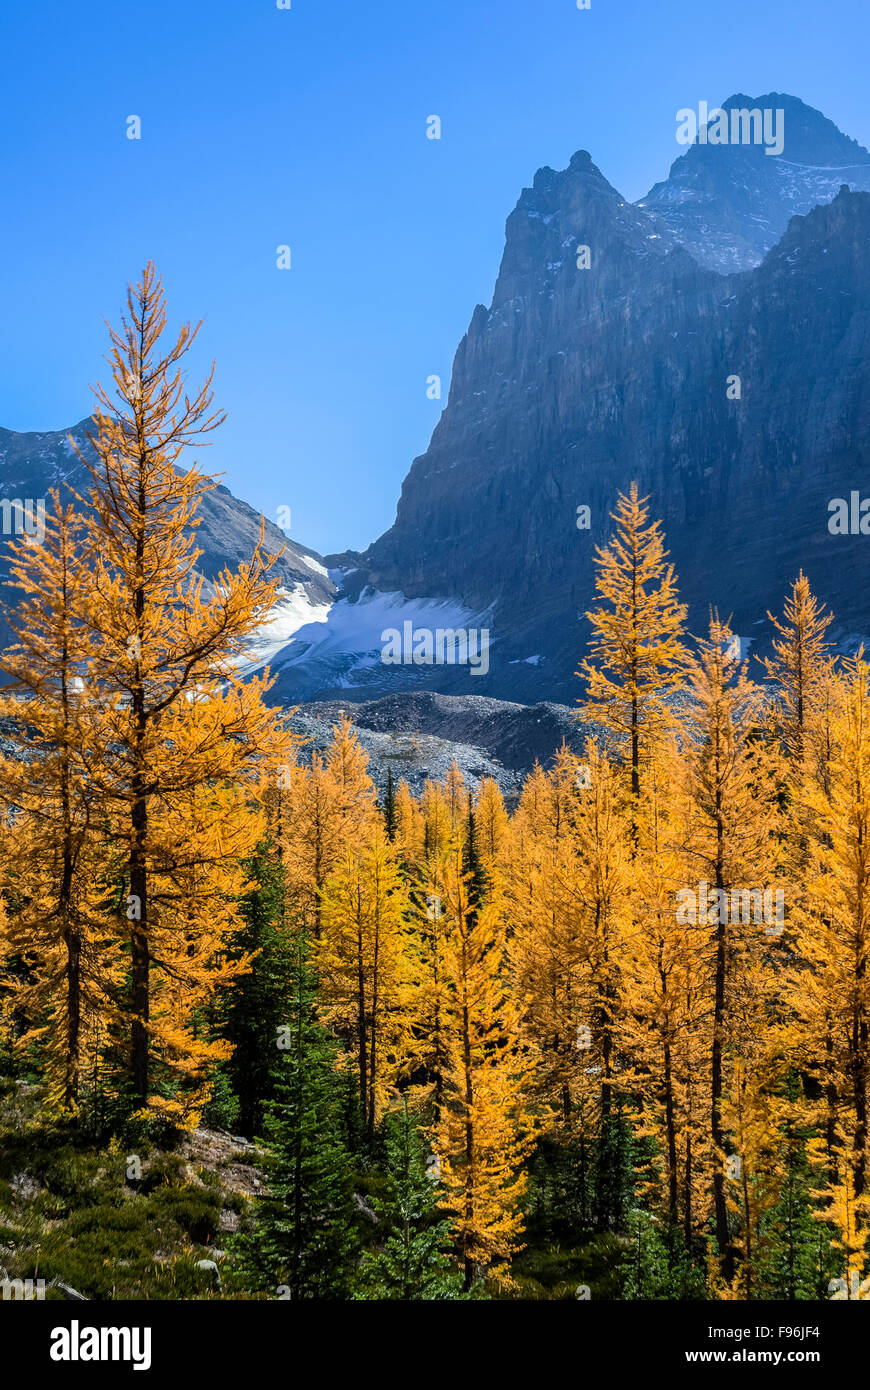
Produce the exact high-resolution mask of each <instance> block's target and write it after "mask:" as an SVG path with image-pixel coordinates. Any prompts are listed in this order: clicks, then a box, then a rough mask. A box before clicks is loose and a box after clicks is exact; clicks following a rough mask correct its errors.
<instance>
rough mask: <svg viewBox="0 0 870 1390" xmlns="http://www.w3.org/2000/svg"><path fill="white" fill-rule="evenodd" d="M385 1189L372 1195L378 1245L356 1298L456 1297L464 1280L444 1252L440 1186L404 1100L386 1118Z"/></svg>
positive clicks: (446, 1236)
mask: <svg viewBox="0 0 870 1390" xmlns="http://www.w3.org/2000/svg"><path fill="white" fill-rule="evenodd" d="M383 1132H384V1139H385V1143H386V1153H387V1160H386V1192H385V1195H384V1196H383V1197H376V1198H373V1205H374V1208H375V1211H376V1212H377V1214H378V1217H379V1220H380V1230H379V1231H378V1235H377V1239H378V1248H377V1249H376V1250H374V1251H372V1252H370V1253H369V1254H367V1255H366V1256H365V1257H364V1259H363V1262H362V1266H361V1269H360V1284H359V1292H358V1293H357V1297H359V1298H371V1299H373V1298H378V1299H380V1298H388V1299H403V1300H409V1299H441V1298H459V1297H461V1295H462V1280H461V1278H460V1276H459V1274H458V1272H457V1270H456V1268H455V1266H454V1265H452V1264H451V1262H450V1260H449V1258H448V1257H447V1255H446V1254H445V1253H444V1250H445V1247H446V1246H449V1244H450V1222H449V1221H445V1220H444V1219H443V1218H441V1216H440V1213H439V1211H438V1200H439V1197H440V1196H441V1186H440V1182H439V1181H438V1179H437V1176H433V1175H432V1173H431V1172H430V1171H427V1168H426V1157H425V1152H424V1146H423V1142H422V1139H421V1137H420V1134H419V1131H418V1130H417V1129H416V1127H415V1125H414V1122H413V1119H412V1116H411V1114H410V1111H409V1109H408V1103H407V1099H405V1100H404V1101H403V1106H402V1109H401V1111H400V1112H399V1113H398V1114H396V1113H395V1112H392V1113H390V1114H388V1115H386V1116H385V1117H384V1125H383Z"/></svg>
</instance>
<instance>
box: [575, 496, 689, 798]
mask: <svg viewBox="0 0 870 1390" xmlns="http://www.w3.org/2000/svg"><path fill="white" fill-rule="evenodd" d="M647 500H648V499H647V498H645V497H644V498H642V497H640V496H639V495H638V488H637V483H632V484H631V487H630V489H629V493H628V496H625V494H623V493H620V495H619V500H618V502H617V507H616V511H615V512H614V513H613V519H614V521H615V522H616V531H615V533H614V535H613V536H612V538H611V540H610V541H609V542H608V544H607V545H606V546H603V547H602V546H599V547H598V548H597V550H596V560H595V563H596V565H597V568H598V574H597V576H596V580H595V588H596V592H597V596H598V599H599V606H598V607H597V608H594V609H593V610H592V611H591V612H589V613H587V615H586V616H587V618H588V619H589V621H590V622H591V624H592V643H591V647H590V655H589V657H588V659H587V660H586V661H584V662H583V665H582V666H581V668H580V671H579V672H578V675H580V676H582V677H583V678H584V679H585V681H586V698H585V700H583V701H582V702H581V713H582V717H583V718H584V719H588V720H590V721H593V722H596V723H599V724H602V725H603V726H604V727H605V728H606V729H607V730H608V731H609V732H610V734H611V735H612V736H613V738H614V741H615V742H616V744H617V746H620V745H621V748H620V752H621V753H622V749H624V750H625V751H624V754H623V756H624V761H625V764H626V767H627V769H628V772H629V775H630V782H631V795H632V799H633V801H634V802H635V803H636V802H637V799H638V798H639V796H640V789H641V754H642V750H643V745H644V742H645V740H646V739H647V738H649V737H651V736H655V735H656V734H658V733H659V732H660V731H661V728H662V726H663V725H665V724H667V722H668V721H669V718H670V716H669V713H668V707H667V704H666V699H665V697H666V696H667V694H668V692H669V691H671V690H672V689H673V688H674V687H675V686H676V685H677V684H678V683H679V681H680V679H681V661H682V658H683V657H684V655H685V652H684V647H683V644H682V640H681V639H682V634H683V630H684V623H685V618H686V607H685V605H684V604H682V603H680V602H679V598H678V594H677V584H676V578H675V576H674V569H673V565H669V564H668V563H667V556H668V552H667V551H666V550H665V545H664V537H663V535H662V529H661V523H660V522H658V521H653V522H650V521H649V508H648V507H647V505H646V503H647Z"/></svg>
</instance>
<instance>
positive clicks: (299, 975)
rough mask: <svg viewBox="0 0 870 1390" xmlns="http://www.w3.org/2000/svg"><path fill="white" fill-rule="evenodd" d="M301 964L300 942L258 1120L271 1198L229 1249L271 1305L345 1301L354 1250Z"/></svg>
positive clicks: (310, 992) (339, 1137)
mask: <svg viewBox="0 0 870 1390" xmlns="http://www.w3.org/2000/svg"><path fill="white" fill-rule="evenodd" d="M308 954H309V951H308V941H307V937H306V934H305V933H304V932H300V933H299V934H298V935H297V936H296V938H295V941H294V945H293V961H292V966H291V972H290V982H291V993H290V999H289V1001H288V1006H287V1016H286V1021H285V1023H284V1024H283V1025H282V1026H281V1029H280V1031H279V1033H278V1037H277V1043H278V1054H277V1055H278V1062H277V1078H276V1082H275V1100H274V1101H273V1102H272V1104H271V1105H270V1106H269V1107H268V1109H267V1116H266V1138H267V1141H268V1144H269V1158H268V1161H267V1165H266V1172H267V1185H268V1192H269V1195H268V1196H267V1197H263V1198H261V1199H260V1201H259V1202H258V1204H257V1209H256V1212H255V1217H254V1228H253V1230H252V1231H251V1232H249V1233H246V1234H245V1235H244V1236H241V1237H239V1238H238V1239H237V1241H236V1242H234V1246H235V1248H236V1250H237V1252H238V1254H239V1258H240V1268H241V1271H242V1272H243V1273H244V1274H245V1276H246V1277H247V1278H248V1280H249V1281H250V1282H251V1283H252V1284H253V1286H254V1287H256V1288H262V1289H271V1290H273V1291H275V1292H276V1293H277V1296H278V1297H287V1296H289V1297H290V1298H295V1299H299V1298H339V1297H343V1296H345V1295H346V1294H347V1292H348V1291H349V1286H350V1274H351V1265H352V1260H353V1257H354V1254H355V1249H356V1231H355V1226H354V1219H353V1209H352V1195H351V1162H350V1155H349V1152H348V1145H347V1135H346V1130H345V1123H344V1115H343V1109H344V1099H345V1087H344V1085H343V1082H342V1077H341V1075H340V1074H339V1072H338V1071H337V1070H336V1062H337V1059H338V1047H337V1044H336V1043H335V1041H334V1039H332V1038H331V1037H330V1035H329V1034H328V1033H327V1031H326V1030H325V1029H324V1027H323V1025H322V1024H321V1023H320V1022H319V1021H318V1018H317V1009H316V987H315V982H314V977H313V975H312V972H311V969H310V966H309V964H308ZM273 1046H274V1044H273Z"/></svg>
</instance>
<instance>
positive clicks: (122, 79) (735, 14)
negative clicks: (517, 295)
mask: <svg viewBox="0 0 870 1390" xmlns="http://www.w3.org/2000/svg"><path fill="white" fill-rule="evenodd" d="M14 8H15V10H16V11H17V12H15V13H13V6H12V5H7V6H4V7H3V9H2V13H0V45H2V49H0V51H2V52H3V55H4V73H3V83H2V88H0V168H2V180H3V182H2V187H3V190H4V195H5V196H4V198H3V213H2V217H0V295H2V297H0V304H2V315H0V425H3V426H5V427H6V428H9V429H18V430H39V429H60V428H63V427H66V426H68V425H71V424H73V423H74V422H76V421H77V420H79V419H81V418H82V416H84V415H86V414H87V413H88V412H89V410H90V396H89V393H88V389H87V388H88V383H89V382H90V381H92V380H93V379H94V378H95V377H97V376H98V375H99V374H100V372H101V370H102V369H103V368H102V361H101V357H102V353H103V352H104V351H105V328H104V325H103V318H104V317H107V318H109V319H112V320H116V319H117V317H118V311H119V308H120V305H121V300H122V295H123V289H124V286H125V284H126V282H127V281H128V280H129V279H131V278H133V276H134V275H136V274H137V273H138V271H139V270H140V269H141V267H142V265H143V264H144V262H145V261H146V260H147V259H148V258H149V257H150V258H153V259H155V260H156V262H157V264H158V267H159V269H160V270H161V272H162V274H163V276H164V279H165V281H166V287H167V292H168V295H169V307H170V314H171V318H172V322H173V323H174V322H176V321H177V320H178V319H181V318H194V319H196V318H200V317H203V318H204V319H205V324H204V327H203V330H202V335H201V348H199V349H198V352H197V361H196V363H195V364H194V365H195V366H196V367H200V368H201V367H202V366H203V365H204V364H205V363H206V360H207V359H209V360H210V359H211V357H212V356H214V357H215V358H216V359H217V375H216V391H217V403H218V404H219V405H221V406H222V407H224V408H225V409H226V410H227V411H228V412H229V420H228V422H227V424H226V425H225V426H224V427H223V429H222V430H221V432H220V434H219V435H218V436H216V437H215V438H216V443H215V445H214V446H213V447H212V448H211V449H210V450H206V451H204V452H203V454H202V456H201V463H202V464H203V465H204V466H206V467H208V468H209V469H210V470H213V471H220V472H222V473H223V474H224V481H225V482H226V483H227V484H228V485H229V486H230V487H231V488H232V489H233V490H234V491H235V492H237V493H238V494H239V495H240V496H242V497H244V498H246V500H248V501H250V502H251V503H252V504H253V505H255V506H256V507H258V508H259V509H261V510H263V511H265V512H266V513H267V514H268V515H269V516H271V517H272V518H273V519H275V515H276V509H277V508H278V507H279V506H282V505H283V506H289V507H290V508H291V510H292V525H291V528H290V534H291V535H292V536H293V537H294V538H295V539H297V540H300V541H302V542H304V543H306V544H309V545H312V546H314V547H315V548H316V549H318V550H321V551H323V552H326V551H332V550H337V549H344V548H346V547H353V548H362V547H364V546H365V545H366V544H368V542H369V541H371V540H372V539H374V537H375V536H377V535H378V534H380V532H381V531H382V530H384V529H385V528H386V527H387V526H388V525H389V524H390V523H391V521H392V519H393V516H394V513H395V503H396V499H397V497H398V493H399V489H400V486H401V481H402V479H403V477H404V475H405V473H406V471H407V469H408V466H409V464H410V462H411V460H412V458H413V457H414V456H415V455H416V454H418V453H421V452H423V450H424V449H425V447H426V444H427V442H428V439H429V435H430V434H431V431H432V428H433V427H434V425H435V423H436V420H437V417H438V413H439V412H440V410H441V409H442V407H443V404H444V403H445V402H446V395H447V385H448V383H449V377H450V369H451V364H452V360H453V354H454V352H455V349H456V347H457V344H458V342H459V340H460V338H461V336H462V334H463V333H464V332H465V329H466V327H467V325H468V321H469V319H470V317H471V313H472V310H473V308H474V305H475V304H476V303H478V302H487V303H488V302H489V299H490V296H491V294H492V289H493V285H494V282H495V276H496V272H497V270H498V264H499V260H500V257H501V251H502V244H503V233H504V222H505V218H506V216H507V214H508V213H509V212H510V210H511V208H512V207H513V206H514V204H515V202H516V200H517V197H518V196H519V193H520V190H521V188H522V187H523V186H525V185H528V184H530V183H531V181H532V178H533V176H534V173H535V170H536V169H538V168H539V167H540V166H542V165H544V164H549V165H551V166H553V167H554V168H563V167H564V166H565V165H566V164H567V163H568V160H569V159H570V157H571V155H572V153H573V152H574V151H575V150H577V149H584V148H585V149H588V150H589V151H590V153H591V155H592V158H593V159H594V160H595V162H596V163H597V164H598V165H599V167H600V168H601V169H602V171H603V172H604V174H605V175H606V176H607V178H608V179H609V180H610V182H611V183H612V184H614V185H615V186H616V187H617V188H618V189H619V190H620V191H621V192H622V193H624V194H625V195H626V196H627V197H629V198H632V199H635V198H639V197H641V196H642V195H643V194H644V193H645V192H646V191H647V190H648V188H649V187H650V186H651V184H652V183H654V182H655V181H656V180H658V179H659V178H662V177H664V176H665V174H666V172H667V169H668V167H669V165H670V163H671V162H672V160H673V159H674V158H676V157H677V155H679V154H680V153H682V152H683V151H682V149H681V147H679V146H678V145H677V144H676V142H675V134H674V133H675V113H676V111H677V110H678V109H679V108H681V107H687V106H688V107H695V108H696V107H697V105H698V102H699V101H700V100H707V101H709V102H710V103H711V104H712V103H716V102H718V101H721V100H724V98H725V97H727V96H729V95H730V94H731V93H732V92H735V91H743V92H746V93H748V94H749V95H751V96H755V95H758V94H761V93H763V92H767V91H772V90H773V91H784V92H790V93H792V94H793V95H796V96H799V97H801V98H802V99H803V100H804V101H807V102H809V103H810V104H811V105H813V106H816V107H818V108H820V109H821V110H823V111H824V112H825V114H826V115H827V116H829V117H830V118H831V119H832V120H834V121H836V123H837V124H838V125H839V126H840V127H841V129H843V130H845V131H846V133H847V134H849V135H851V136H853V137H854V138H856V139H858V140H859V141H860V142H861V143H862V144H864V145H868V146H870V102H868V101H867V98H866V91H867V74H866V61H867V50H868V38H870V16H868V7H867V3H866V0H829V3H827V4H825V5H821V4H819V3H818V0H728V3H727V4H726V3H720V4H718V5H717V4H715V3H714V4H709V5H703V6H699V5H689V4H687V3H676V0H658V3H656V0H591V9H590V10H588V11H578V10H577V8H576V0H438V2H437V3H435V0H292V9H290V10H279V9H278V8H277V5H276V0H149V3H148V4H147V5H144V4H130V3H125V2H124V0H90V3H89V4H88V5H86V6H81V5H73V4H71V3H69V0H66V3H63V2H62V0H40V3H38V4H32V5H29V6H23V5H21V6H17V7H14ZM433 114H437V115H439V116H440V117H441V120H442V123H443V136H442V139H441V141H440V142H437V141H429V140H427V139H426V119H427V117H428V116H430V115H433ZM130 115H138V116H139V117H140V118H141V121H142V138H141V140H139V141H133V140H128V139H127V138H126V129H127V127H126V122H127V117H128V116H130ZM283 244H289V245H290V246H291V248H292V269H291V270H289V271H279V270H278V269H277V268H276V263H275V262H276V248H277V247H278V246H279V245H283ZM435 373H437V374H439V375H440V376H442V377H443V379H444V400H443V401H442V402H435V401H430V400H428V399H427V397H426V380H427V378H428V377H429V375H430V374H435Z"/></svg>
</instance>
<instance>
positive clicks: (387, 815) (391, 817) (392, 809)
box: [381, 767, 396, 841]
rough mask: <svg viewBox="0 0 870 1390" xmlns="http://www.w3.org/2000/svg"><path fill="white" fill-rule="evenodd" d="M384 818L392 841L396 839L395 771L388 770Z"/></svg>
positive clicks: (383, 809) (383, 810) (383, 807)
mask: <svg viewBox="0 0 870 1390" xmlns="http://www.w3.org/2000/svg"><path fill="white" fill-rule="evenodd" d="M381 812H382V814H383V817H384V829H385V830H386V832H387V839H388V840H390V841H392V840H395V838H396V792H395V788H394V786H393V769H392V768H391V767H388V768H387V786H386V790H385V791H384V800H383V804H382V806H381Z"/></svg>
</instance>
